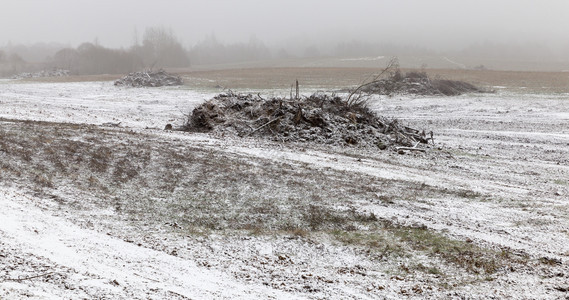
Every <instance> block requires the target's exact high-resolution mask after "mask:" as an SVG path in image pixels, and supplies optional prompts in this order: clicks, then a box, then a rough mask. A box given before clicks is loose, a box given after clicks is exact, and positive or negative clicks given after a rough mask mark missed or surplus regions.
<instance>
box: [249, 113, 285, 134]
mask: <svg viewBox="0 0 569 300" xmlns="http://www.w3.org/2000/svg"><path fill="white" fill-rule="evenodd" d="M280 118H281V117H278V118H276V119H273V120H272V121H269V122H267V123H265V124H263V125H261V126H260V127H257V129H255V130H253V131H251V132H249V133H248V134H246V135H244V136H250V135H251V134H253V133H255V132H256V131H258V130H260V129H263V128H264V127H265V126H267V125H269V124H271V123H273V122H275V121H277V120H280Z"/></svg>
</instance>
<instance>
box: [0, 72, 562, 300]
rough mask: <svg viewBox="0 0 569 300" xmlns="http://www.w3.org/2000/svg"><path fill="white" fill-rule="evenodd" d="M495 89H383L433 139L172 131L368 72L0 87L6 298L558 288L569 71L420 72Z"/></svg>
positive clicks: (388, 108)
mask: <svg viewBox="0 0 569 300" xmlns="http://www.w3.org/2000/svg"><path fill="white" fill-rule="evenodd" d="M427 71H428V72H429V74H430V75H431V76H440V77H442V78H449V79H456V80H465V81H468V82H471V83H473V84H476V85H479V86H481V87H485V88H488V89H493V90H495V91H496V92H495V93H490V94H466V95H461V96H453V97H411V96H407V95H403V96H397V95H396V96H392V97H387V96H376V97H374V98H372V99H371V100H370V102H369V105H370V107H371V108H372V109H373V110H374V111H375V112H377V113H378V114H380V115H383V116H386V117H389V118H396V119H398V120H400V122H403V123H405V124H408V125H409V126H411V127H414V128H419V129H425V130H427V131H431V130H432V131H433V132H434V139H435V140H434V141H435V145H432V146H430V148H429V149H428V151H427V152H425V153H421V152H406V153H404V154H399V153H397V152H395V151H392V150H385V151H382V150H379V149H371V148H358V147H354V146H344V147H342V146H328V145H321V144H310V143H302V142H298V143H280V142H274V141H267V140H262V139H258V138H254V137H249V138H238V137H229V136H220V135H209V134H206V133H187V132H181V131H166V130H163V128H164V126H165V125H166V124H173V125H175V126H179V125H182V124H183V123H184V121H185V118H186V117H187V114H188V113H189V112H191V111H192V109H193V108H194V107H196V106H197V105H199V104H200V103H202V102H203V101H204V100H207V99H210V98H211V97H213V96H214V95H216V94H218V93H221V92H224V91H226V90H227V89H231V90H233V91H235V92H244V93H255V94H256V93H259V94H260V95H263V96H281V97H288V96H289V93H290V89H291V84H292V83H293V82H294V81H295V80H297V79H298V80H299V82H300V85H301V93H302V94H303V95H310V94H311V93H314V92H317V91H324V92H330V93H331V92H337V93H338V94H339V95H342V94H341V90H342V89H345V88H348V87H353V86H357V85H358V84H359V83H361V82H362V81H363V80H365V79H366V78H368V77H369V75H370V74H371V73H372V72H373V69H365V68H296V67H295V68H292V67H291V68H259V69H244V68H243V69H229V70H202V71H188V70H185V71H180V72H181V73H180V74H181V75H182V77H183V79H184V82H185V85H183V86H180V87H168V88H139V89H137V88H118V87H115V86H114V85H113V82H112V80H113V79H116V78H115V77H113V76H102V77H75V78H74V77H65V78H56V79H49V80H47V79H35V80H28V81H24V80H0V201H1V202H0V203H2V209H1V210H0V266H1V268H0V299H13V298H16V299H18V298H32V299H34V298H36V299H43V298H58V297H59V298H93V297H101V298H112V299H147V298H151V299H155V298H156V299H157V298H168V299H196V298H198V299H207V298H219V299H230V298H231V299H233V298H237V299H240V298H241V299H251V298H262V299H266V298H269V299H271V298H274V299H296V298H298V299H346V298H348V299H350V298H352V299H378V298H386V299H401V298H410V299H415V298H416V299H423V298H437V299H462V298H469V299H478V298H480V299H485V298H490V297H496V298H501V299H502V298H505V299H508V298H511V299H536V298H537V299H563V298H566V297H567V296H568V295H569V294H568V291H569V264H568V260H569V73H563V72H559V73H553V72H552V73H547V72H499V71H465V70H427Z"/></svg>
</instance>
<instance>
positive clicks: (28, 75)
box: [12, 69, 69, 79]
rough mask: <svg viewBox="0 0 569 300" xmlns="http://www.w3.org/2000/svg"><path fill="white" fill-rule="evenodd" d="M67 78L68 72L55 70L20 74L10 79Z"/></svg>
mask: <svg viewBox="0 0 569 300" xmlns="http://www.w3.org/2000/svg"><path fill="white" fill-rule="evenodd" d="M64 76H69V70H62V69H55V70H42V71H38V72H33V73H28V72H26V73H20V74H18V75H14V76H13V77H12V79H25V78H42V77H64Z"/></svg>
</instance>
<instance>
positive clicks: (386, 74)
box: [347, 57, 490, 104]
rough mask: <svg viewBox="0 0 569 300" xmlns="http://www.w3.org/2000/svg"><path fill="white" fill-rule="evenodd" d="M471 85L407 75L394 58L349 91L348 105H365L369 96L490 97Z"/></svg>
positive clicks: (412, 73)
mask: <svg viewBox="0 0 569 300" xmlns="http://www.w3.org/2000/svg"><path fill="white" fill-rule="evenodd" d="M488 92H490V91H486V90H483V89H481V88H478V87H476V86H474V85H472V84H470V83H467V82H464V81H457V80H446V79H431V78H429V76H428V75H427V73H425V72H407V73H405V74H403V73H402V72H401V71H400V70H399V61H398V60H397V58H396V57H394V58H392V59H391V60H390V61H389V62H388V63H387V66H386V67H385V68H384V69H383V70H382V71H381V72H380V73H379V74H376V75H372V76H370V78H368V80H367V81H366V82H364V83H362V84H361V85H359V86H358V87H357V88H355V89H353V90H351V91H350V93H349V95H348V99H347V102H348V103H350V104H353V103H359V102H365V101H366V96H368V95H371V94H378V95H394V94H408V95H422V96H435V95H444V96H456V95H461V94H464V93H488Z"/></svg>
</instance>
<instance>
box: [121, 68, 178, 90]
mask: <svg viewBox="0 0 569 300" xmlns="http://www.w3.org/2000/svg"><path fill="white" fill-rule="evenodd" d="M182 84H183V82H182V78H180V76H177V75H172V74H169V73H167V72H166V71H164V70H159V71H156V72H151V71H143V72H133V73H130V74H128V75H126V76H125V77H123V78H121V79H119V80H117V81H115V85H116V86H131V87H159V86H173V85H182Z"/></svg>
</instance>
